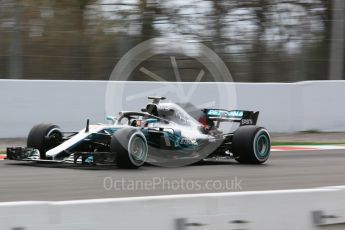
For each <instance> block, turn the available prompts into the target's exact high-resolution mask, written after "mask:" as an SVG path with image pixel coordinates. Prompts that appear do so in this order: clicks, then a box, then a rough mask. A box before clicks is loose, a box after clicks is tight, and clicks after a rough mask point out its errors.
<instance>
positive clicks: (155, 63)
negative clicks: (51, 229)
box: [0, 0, 345, 82]
mask: <svg viewBox="0 0 345 230" xmlns="http://www.w3.org/2000/svg"><path fill="white" fill-rule="evenodd" d="M344 21H345V1H344V0H228V1H225V0H224V1H220V0H0V78H3V79H71V80H72V79H74V80H81V79H83V80H84V79H85V80H107V79H108V78H109V76H110V73H111V71H112V69H113V68H114V66H115V65H116V63H117V62H118V60H119V59H120V58H121V57H122V56H123V55H124V54H125V53H126V52H127V51H128V50H130V49H131V48H133V47H134V46H135V45H137V44H139V43H140V42H142V41H145V40H147V39H150V38H153V37H174V38H179V37H181V39H183V38H186V37H188V38H189V39H191V40H193V41H195V42H202V43H203V44H205V45H207V46H208V47H209V48H211V49H212V50H214V51H215V52H216V53H217V54H218V55H219V56H220V57H221V58H222V59H223V60H224V62H225V63H226V65H227V66H228V68H229V70H230V72H231V74H232V77H233V79H234V80H235V81H237V82H294V81H304V80H328V79H332V80H340V79H344V71H343V68H344V64H345V61H344V51H345V46H344V43H345V40H344V35H345V33H344ZM177 63H178V65H179V67H180V68H183V69H184V70H185V72H184V73H185V74H183V75H181V79H182V81H194V79H195V74H188V71H189V70H190V71H192V72H195V71H193V68H199V66H198V65H194V64H190V63H192V62H191V60H189V58H188V57H177ZM146 64H147V65H148V67H147V68H148V69H150V70H152V71H153V72H155V71H158V72H160V73H165V74H161V75H160V76H161V77H163V78H164V79H166V80H170V81H172V80H174V76H173V72H172V71H171V63H170V59H169V57H168V56H167V57H154V58H153V60H151V61H149V62H148V63H146ZM150 65H151V66H150ZM168 69H169V71H168ZM165 70H166V71H165ZM129 80H134V81H135V80H152V79H151V78H149V77H147V76H143V75H142V74H140V73H137V74H134V75H132V76H131V78H130V79H129ZM208 80H210V79H209V78H207V77H206V78H204V79H203V81H208Z"/></svg>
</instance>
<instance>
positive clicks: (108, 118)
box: [105, 116, 117, 124]
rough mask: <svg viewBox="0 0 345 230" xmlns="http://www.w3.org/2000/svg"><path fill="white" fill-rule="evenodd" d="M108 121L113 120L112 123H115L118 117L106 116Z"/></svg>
mask: <svg viewBox="0 0 345 230" xmlns="http://www.w3.org/2000/svg"><path fill="white" fill-rule="evenodd" d="M105 119H106V120H107V121H111V122H112V124H115V122H116V120H117V119H116V117H113V116H106V118H105Z"/></svg>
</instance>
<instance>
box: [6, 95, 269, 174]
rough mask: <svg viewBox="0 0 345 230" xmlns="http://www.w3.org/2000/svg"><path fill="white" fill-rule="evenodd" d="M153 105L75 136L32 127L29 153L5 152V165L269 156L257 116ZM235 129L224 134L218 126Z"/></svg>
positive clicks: (158, 100)
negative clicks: (233, 125)
mask: <svg viewBox="0 0 345 230" xmlns="http://www.w3.org/2000/svg"><path fill="white" fill-rule="evenodd" d="M149 99H150V100H152V102H151V103H148V104H147V106H146V107H145V108H143V109H142V110H141V111H140V112H137V111H122V112H120V113H119V116H118V117H110V116H109V117H107V120H109V124H95V125H90V124H89V120H87V122H86V123H87V124H86V127H85V128H84V129H82V130H80V131H79V132H63V131H62V130H61V129H60V127H59V126H57V125H54V124H39V125H36V126H34V127H33V128H32V129H31V131H30V133H29V135H28V138H27V147H25V148H22V147H10V148H7V159H9V160H25V161H35V162H69V163H75V164H78V163H80V164H86V165H90V164H92V165H94V164H102V163H116V164H117V165H118V167H120V168H139V167H140V166H142V165H143V164H144V163H150V164H156V165H159V166H167V167H169V166H176V165H181V164H183V165H188V164H192V163H195V162H198V161H202V160H230V159H235V160H236V161H237V162H239V163H244V164H261V163H264V162H265V161H266V160H267V159H268V158H269V155H270V147H271V143H270V135H269V133H268V131H267V130H266V129H265V128H262V127H258V126H256V123H257V120H258V116H259V112H254V111H244V110H224V109H213V108H205V109H202V110H201V115H200V116H199V118H194V117H192V116H191V115H190V114H189V113H187V112H186V111H185V110H184V109H183V108H182V107H181V106H179V105H177V104H175V103H163V102H162V101H163V100H164V99H165V98H164V97H149ZM223 122H235V123H238V124H239V125H238V128H237V129H236V130H235V131H234V132H230V133H225V132H224V131H223V130H222V129H221V128H220V124H221V123H223Z"/></svg>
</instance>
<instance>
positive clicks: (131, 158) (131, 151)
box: [110, 127, 148, 168]
mask: <svg viewBox="0 0 345 230" xmlns="http://www.w3.org/2000/svg"><path fill="white" fill-rule="evenodd" d="M110 152H112V153H114V154H116V163H117V166H118V167H119V168H139V167H140V166H142V165H143V164H144V163H145V161H146V158H147V152H148V146H147V142H146V138H145V136H144V135H143V133H142V132H140V131H139V130H138V129H137V128H134V127H128V128H123V129H120V130H118V131H116V132H115V133H114V134H113V136H112V137H111V142H110Z"/></svg>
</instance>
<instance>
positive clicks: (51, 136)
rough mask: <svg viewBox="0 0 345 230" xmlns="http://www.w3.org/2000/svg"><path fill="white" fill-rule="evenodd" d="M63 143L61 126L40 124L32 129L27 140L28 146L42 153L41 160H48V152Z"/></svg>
mask: <svg viewBox="0 0 345 230" xmlns="http://www.w3.org/2000/svg"><path fill="white" fill-rule="evenodd" d="M61 142H62V132H61V129H60V127H59V126H57V125H53V124H39V125H35V126H34V127H32V129H31V130H30V133H29V135H28V139H27V146H28V147H31V148H34V149H38V150H39V151H40V159H46V152H47V151H48V150H50V149H52V148H54V147H56V146H58V145H59V144H61Z"/></svg>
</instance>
